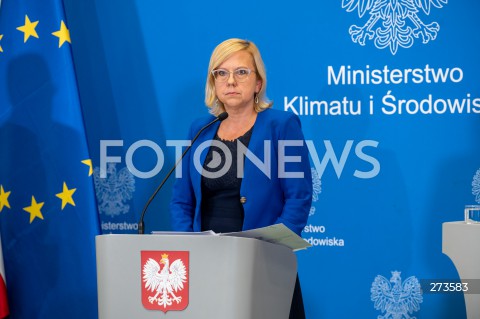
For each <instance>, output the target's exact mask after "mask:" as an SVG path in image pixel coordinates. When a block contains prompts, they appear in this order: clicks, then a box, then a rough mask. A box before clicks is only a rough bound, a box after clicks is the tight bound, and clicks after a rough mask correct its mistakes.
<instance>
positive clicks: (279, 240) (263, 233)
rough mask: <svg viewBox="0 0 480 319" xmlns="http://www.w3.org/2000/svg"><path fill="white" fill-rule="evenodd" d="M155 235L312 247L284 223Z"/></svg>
mask: <svg viewBox="0 0 480 319" xmlns="http://www.w3.org/2000/svg"><path fill="white" fill-rule="evenodd" d="M152 234H153V235H200V236H202V235H203V236H205V235H206V236H231V237H244V238H255V239H259V240H263V241H266V242H269V243H273V244H277V245H282V246H285V247H288V248H290V249H291V250H293V251H297V250H301V249H307V248H308V247H312V245H310V244H309V243H308V242H307V241H306V240H304V239H303V238H302V237H300V236H298V235H297V234H295V233H294V232H293V231H291V230H290V229H289V228H288V227H287V226H285V225H284V224H275V225H272V226H267V227H262V228H256V229H251V230H245V231H240V232H234V233H215V232H214V231H212V230H207V231H203V232H173V231H153V232H152Z"/></svg>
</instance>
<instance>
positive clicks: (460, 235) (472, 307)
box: [442, 221, 480, 319]
mask: <svg viewBox="0 0 480 319" xmlns="http://www.w3.org/2000/svg"><path fill="white" fill-rule="evenodd" d="M442 252H443V253H444V254H445V255H447V256H448V257H450V259H451V260H452V262H453V264H454V265H455V267H456V268H457V271H458V274H459V275H460V279H461V280H462V279H480V224H466V223H465V222H463V221H461V222H448V223H443V225H442ZM464 297H465V306H466V308H467V317H468V319H478V318H480V295H479V294H468V293H467V294H464Z"/></svg>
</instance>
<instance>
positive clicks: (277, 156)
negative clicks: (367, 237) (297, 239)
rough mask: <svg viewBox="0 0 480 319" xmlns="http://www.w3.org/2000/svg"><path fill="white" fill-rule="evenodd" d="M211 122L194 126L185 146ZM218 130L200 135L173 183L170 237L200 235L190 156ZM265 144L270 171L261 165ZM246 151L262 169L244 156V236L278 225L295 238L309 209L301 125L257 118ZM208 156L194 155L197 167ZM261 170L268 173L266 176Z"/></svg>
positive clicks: (276, 117) (285, 116) (285, 118)
mask: <svg viewBox="0 0 480 319" xmlns="http://www.w3.org/2000/svg"><path fill="white" fill-rule="evenodd" d="M214 119H215V117H213V116H208V117H204V118H202V119H199V120H197V121H195V122H194V123H193V124H192V125H191V128H190V133H189V136H188V138H189V140H191V139H192V138H193V137H194V136H195V135H196V134H197V132H198V131H199V130H200V129H201V128H202V127H203V126H205V125H206V124H207V123H209V122H211V121H213V120H214ZM219 125H220V123H219V122H217V123H215V124H213V125H211V126H210V127H209V128H207V129H206V130H204V131H203V132H202V133H201V134H200V136H199V137H198V139H197V140H196V141H195V143H194V145H193V146H192V148H191V149H190V151H189V152H188V153H187V155H186V156H185V157H184V159H183V161H182V168H181V169H182V177H178V178H176V181H175V183H174V186H173V194H172V199H171V202H170V215H171V216H170V217H171V223H172V228H173V230H175V231H201V212H200V207H201V201H202V193H201V189H202V188H201V172H199V171H198V170H197V168H196V167H195V165H194V156H195V153H196V150H197V148H198V146H199V145H201V144H202V143H204V142H206V141H211V140H213V138H214V136H215V134H216V132H217V130H218V127H219ZM284 141H286V142H284ZM265 142H266V144H267V145H268V144H270V165H264V164H262V163H265V162H266V161H265V153H264V152H265V151H264V149H267V150H268V148H265ZM206 143H208V142H206ZM210 144H211V143H210ZM210 144H209V145H210ZM248 150H249V151H251V152H252V153H253V154H254V155H255V156H256V157H257V158H258V159H260V161H261V162H262V163H259V162H258V161H257V163H256V164H255V163H254V162H255V161H252V160H251V159H249V156H248V155H247V156H246V158H245V166H244V176H243V180H242V185H241V188H240V196H241V202H242V203H243V207H244V213H245V214H244V223H243V230H248V229H253V228H258V227H264V226H269V225H273V224H277V223H283V224H285V225H286V226H287V227H288V228H290V229H291V230H293V231H294V232H295V233H297V234H298V235H300V233H301V231H302V230H303V228H304V227H305V225H306V223H307V219H308V215H309V212H310V208H311V203H312V175H311V167H310V161H309V157H308V149H307V146H306V144H305V141H304V137H303V133H302V130H301V124H300V119H299V118H298V116H296V115H295V114H293V113H290V112H284V111H279V110H274V109H267V110H264V111H262V112H260V113H258V115H257V119H256V121H255V125H254V127H253V131H252V136H251V139H250V142H249V144H248ZM207 152H208V147H207V148H206V149H203V151H202V152H201V153H200V151H197V153H199V154H200V157H199V160H198V159H196V161H197V162H198V161H199V163H198V164H197V166H199V165H201V166H203V163H204V161H205V157H206V155H207ZM197 156H198V154H197ZM250 158H252V157H250ZM233 160H236V159H235V158H233ZM200 163H201V164H200ZM262 165H263V166H262ZM265 166H266V167H270V172H268V169H266V168H265ZM268 175H269V176H268ZM292 175H293V177H292ZM300 175H301V176H300Z"/></svg>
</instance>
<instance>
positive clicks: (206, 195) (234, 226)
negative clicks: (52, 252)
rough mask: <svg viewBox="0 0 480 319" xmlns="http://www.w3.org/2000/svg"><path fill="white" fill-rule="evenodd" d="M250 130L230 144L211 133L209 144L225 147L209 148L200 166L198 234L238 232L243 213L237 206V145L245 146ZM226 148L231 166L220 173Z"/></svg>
mask: <svg viewBox="0 0 480 319" xmlns="http://www.w3.org/2000/svg"><path fill="white" fill-rule="evenodd" d="M252 130H253V127H252V128H251V129H250V130H249V131H248V132H246V133H245V134H244V135H243V136H240V137H239V138H237V139H235V140H233V141H227V140H222V139H221V138H220V137H219V136H218V135H217V134H215V137H214V141H215V142H214V143H213V144H218V143H222V144H223V145H224V146H226V147H223V146H222V148H220V147H218V146H215V145H212V146H211V147H210V149H209V151H208V153H207V157H206V158H205V162H204V164H203V173H202V207H201V214H202V231H204V230H213V231H214V232H216V233H228V232H236V231H241V230H242V228H243V216H244V212H243V205H242V203H240V186H241V184H242V179H241V178H239V177H237V152H238V145H237V142H241V143H242V144H243V145H245V146H246V147H247V146H248V143H249V142H250V137H251V136H252ZM222 149H223V150H222ZM227 149H228V151H229V152H230V154H231V165H230V168H229V169H228V171H226V172H225V173H223V172H222V169H223V168H224V167H225V162H226V157H225V151H227Z"/></svg>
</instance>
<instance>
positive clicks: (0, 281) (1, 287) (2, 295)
mask: <svg viewBox="0 0 480 319" xmlns="http://www.w3.org/2000/svg"><path fill="white" fill-rule="evenodd" d="M9 313H10V311H9V310H8V302H7V286H6V285H5V268H4V266H3V252H2V240H1V238H0V318H5V317H6V316H8V314H9Z"/></svg>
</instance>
